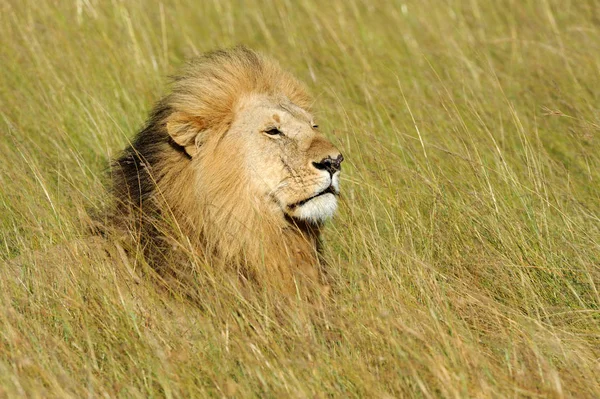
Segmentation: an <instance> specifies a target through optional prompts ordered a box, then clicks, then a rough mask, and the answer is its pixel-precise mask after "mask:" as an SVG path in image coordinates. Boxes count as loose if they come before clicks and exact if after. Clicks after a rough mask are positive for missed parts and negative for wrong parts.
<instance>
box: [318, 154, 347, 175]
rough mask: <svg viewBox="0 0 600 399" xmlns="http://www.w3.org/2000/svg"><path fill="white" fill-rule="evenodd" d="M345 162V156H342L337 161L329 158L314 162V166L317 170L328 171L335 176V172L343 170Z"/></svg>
mask: <svg viewBox="0 0 600 399" xmlns="http://www.w3.org/2000/svg"><path fill="white" fill-rule="evenodd" d="M343 160H344V156H343V155H342V154H340V155H338V156H337V158H335V159H334V158H331V157H330V156H328V157H327V158H323V159H322V160H321V161H320V162H313V163H312V164H313V166H314V167H315V168H317V169H320V170H326V171H328V172H329V174H331V175H333V174H334V173H335V172H337V171H339V170H340V169H342V161H343Z"/></svg>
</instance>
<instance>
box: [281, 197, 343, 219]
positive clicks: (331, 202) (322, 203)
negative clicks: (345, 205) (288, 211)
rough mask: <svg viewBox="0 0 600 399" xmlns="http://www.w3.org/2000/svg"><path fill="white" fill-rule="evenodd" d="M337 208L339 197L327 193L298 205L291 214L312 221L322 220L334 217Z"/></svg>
mask: <svg viewBox="0 0 600 399" xmlns="http://www.w3.org/2000/svg"><path fill="white" fill-rule="evenodd" d="M336 209H337V198H336V197H335V195H333V194H331V193H327V194H323V195H320V196H318V197H316V198H314V199H311V200H310V201H308V202H307V203H306V204H304V205H301V206H299V207H297V208H296V209H294V212H293V213H292V215H291V216H293V217H295V218H296V219H300V220H306V221H310V222H322V221H325V220H326V219H329V218H330V217H332V216H333V214H334V213H335V210H336Z"/></svg>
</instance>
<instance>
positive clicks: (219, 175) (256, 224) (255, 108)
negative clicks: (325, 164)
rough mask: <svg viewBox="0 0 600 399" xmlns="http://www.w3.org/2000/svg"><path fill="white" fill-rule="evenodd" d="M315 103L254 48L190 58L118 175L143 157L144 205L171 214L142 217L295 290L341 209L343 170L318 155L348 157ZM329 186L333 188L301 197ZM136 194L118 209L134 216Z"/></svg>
mask: <svg viewBox="0 0 600 399" xmlns="http://www.w3.org/2000/svg"><path fill="white" fill-rule="evenodd" d="M310 104H311V99H310V97H309V96H308V94H307V92H306V90H305V88H304V86H303V85H302V84H301V83H300V82H298V81H297V80H296V79H295V78H294V77H293V76H291V75H290V74H288V73H287V72H285V71H283V70H282V69H281V68H280V67H279V66H278V65H277V63H275V62H274V61H272V60H270V59H268V58H266V57H264V56H261V55H259V54H257V53H255V52H253V51H250V50H248V49H246V48H235V49H232V50H228V51H221V52H216V53H212V54H209V55H207V56H205V57H202V58H200V59H197V60H195V61H192V62H191V63H189V64H188V65H187V67H186V68H184V70H183V72H182V74H181V75H180V76H179V77H178V78H176V80H175V82H174V85H173V91H172V93H171V94H170V95H169V96H168V97H166V98H165V99H164V100H163V101H162V102H161V103H160V107H162V109H161V110H158V111H155V116H154V119H153V120H151V121H150V122H149V125H148V126H147V127H146V129H145V130H144V131H142V132H141V133H140V135H138V141H136V142H134V144H133V145H132V147H131V148H130V149H129V153H128V154H129V155H124V156H123V157H122V158H121V160H119V163H118V165H117V166H120V167H121V168H122V169H123V171H122V173H119V170H118V168H117V172H116V173H115V176H116V180H115V185H116V186H118V185H121V186H122V185H123V184H126V183H124V178H123V177H119V176H124V175H126V174H127V173H131V170H126V169H125V167H126V165H127V164H128V161H127V159H129V158H128V157H135V156H139V157H140V159H142V160H144V159H145V158H147V159H148V160H151V161H152V162H146V163H143V162H141V161H140V164H143V165H142V166H143V169H144V170H147V172H148V173H149V175H150V177H151V179H152V181H153V182H154V183H155V187H154V189H153V190H152V193H151V195H141V196H140V197H142V198H143V200H142V199H140V200H139V201H137V202H142V210H141V211H142V213H143V212H147V211H148V210H152V212H153V213H154V214H159V215H161V216H160V219H161V220H164V219H170V220H171V224H170V225H169V226H170V227H168V228H167V227H165V226H166V224H165V223H163V224H160V223H161V222H159V221H158V219H157V218H156V217H154V219H151V220H148V219H146V221H145V223H152V224H154V225H158V224H160V227H159V228H158V229H157V230H158V231H160V232H161V234H165V235H169V234H168V233H166V232H167V231H168V229H171V231H173V232H177V231H178V232H179V233H180V234H181V236H182V237H184V238H185V240H186V241H187V242H189V243H190V246H191V247H192V249H193V251H195V252H197V253H198V254H202V255H203V257H204V259H205V260H206V261H207V262H209V263H211V264H212V265H213V266H214V265H216V266H218V267H221V266H222V267H227V268H234V269H237V270H239V271H240V272H241V273H242V275H244V276H250V277H253V278H255V279H258V280H261V281H262V280H265V279H268V280H269V281H271V282H274V283H275V284H277V285H281V286H283V287H287V288H293V286H294V279H295V277H297V276H299V275H304V276H309V277H310V278H311V279H314V280H316V279H318V277H319V271H318V270H319V256H318V255H319V253H318V252H319V251H318V246H319V234H320V229H321V225H322V221H323V220H324V219H325V218H326V217H328V216H330V213H332V212H333V209H335V198H334V197H335V195H337V190H338V186H337V184H338V183H337V182H338V181H339V172H338V173H337V176H336V180H335V184H334V177H333V176H334V173H332V172H324V171H323V170H322V167H321V166H318V165H317V164H318V163H319V162H321V161H322V160H328V159H329V160H332V159H338V169H339V162H341V159H342V158H341V155H340V154H339V152H338V151H337V150H336V149H335V147H334V146H333V145H332V144H331V143H330V142H329V141H327V140H326V139H325V138H324V137H323V136H322V135H321V134H320V133H319V132H318V131H317V130H316V128H315V127H314V121H313V120H312V116H311V115H310V113H309V106H310ZM273 129H279V130H273ZM274 132H275V133H274ZM277 132H280V133H281V134H276V133H277ZM144 134H146V135H155V136H156V137H157V140H156V141H157V142H159V143H158V144H157V146H158V147H156V146H154V144H152V146H154V147H152V151H153V152H152V156H151V157H150V156H149V155H147V154H146V153H145V152H144V149H145V147H144V146H147V145H148V144H147V143H146V144H137V143H140V142H141V141H142V140H141V138H140V137H143V135H144ZM167 135H168V137H170V139H171V140H172V141H173V142H174V144H169V143H168V140H165V137H167ZM146 141H148V140H146ZM173 145H175V146H180V148H181V150H180V151H176V150H174V149H173ZM157 148H158V149H157ZM183 152H185V153H187V157H186V156H185V154H183ZM134 153H135V155H131V154H134ZM129 162H130V163H131V162H133V161H129ZM147 163H150V165H147ZM136 167H138V169H139V166H136ZM137 173H139V172H137ZM328 179H329V180H328ZM129 181H131V177H129ZM329 186H331V187H334V188H333V189H332V188H331V187H329ZM326 187H328V188H329V189H331V190H332V191H333V192H334V194H324V195H321V196H319V198H315V199H312V200H310V201H309V203H306V204H305V203H304V202H303V201H306V200H307V199H309V198H311V197H312V196H315V194H316V193H317V192H318V191H321V192H323V191H325V188H326ZM130 191H131V188H130ZM118 192H119V191H118V188H117V193H118ZM117 195H118V194H117ZM121 195H122V196H124V195H123V194H121ZM130 196H131V194H130ZM146 197H147V198H146ZM143 201H145V202H143ZM134 202H135V201H131V202H130V203H128V202H127V201H124V204H125V205H124V206H123V205H122V206H121V209H125V212H121V215H126V216H128V217H129V219H131V217H132V216H134V217H138V215H139V213H140V212H139V209H138V207H139V205H140V204H139V203H134ZM126 219H127V218H125V219H122V220H126ZM129 225H131V224H129ZM155 234H156V233H155Z"/></svg>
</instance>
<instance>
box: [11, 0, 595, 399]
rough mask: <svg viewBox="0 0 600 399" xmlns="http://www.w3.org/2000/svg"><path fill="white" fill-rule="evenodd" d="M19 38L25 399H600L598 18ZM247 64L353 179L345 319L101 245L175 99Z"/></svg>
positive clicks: (347, 12) (77, 11)
mask: <svg viewBox="0 0 600 399" xmlns="http://www.w3.org/2000/svg"><path fill="white" fill-rule="evenodd" d="M0 36H1V37H2V40H1V44H0V46H1V51H0V59H1V60H2V63H1V65H2V68H1V69H0V117H1V118H0V126H1V127H0V135H1V136H0V152H1V154H2V157H0V209H1V213H0V244H1V250H0V260H1V262H2V263H1V264H0V397H18V396H29V397H61V398H66V397H74V398H79V397H87V396H89V397H166V398H177V397H205V396H216V397H221V396H225V397H273V398H280V397H299V398H303V397H328V396H333V397H380V398H389V397H423V398H429V397H532V398H536V397H549V398H554V397H556V398H561V397H577V398H592V397H600V377H599V376H600V293H599V289H600V4H599V3H598V2H597V1H595V0H581V1H571V0H540V1H516V0H502V1H492V0H488V1H483V0H470V1H467V0H464V1H457V0H448V1H437V0H423V1H406V2H403V1H395V2H391V1H380V2H372V1H366V0H331V1H317V0H300V1H287V0H283V1H279V0H271V1H252V0H250V1H244V2H237V1H229V0H215V1H200V2H196V1H191V0H174V1H173V2H167V1H165V2H160V1H145V0H144V1H142V0H128V1H119V0H114V1H96V0H78V1H71V2H68V1H49V0H43V1H42V0H36V1H33V0H22V1H21V0H19V1H17V0H9V1H8V2H2V4H1V5H0ZM236 44H245V45H247V46H249V47H251V48H254V49H257V50H260V51H263V52H265V53H268V54H270V55H272V56H273V57H275V58H277V59H279V60H280V62H281V64H282V65H283V66H284V67H285V68H286V69H289V70H291V71H293V72H294V73H295V74H296V75H297V76H298V77H299V78H301V79H302V80H303V81H305V82H307V84H308V85H309V87H310V89H311V91H312V93H313V94H314V95H315V98H316V108H317V109H318V112H317V116H318V119H319V124H320V126H321V128H322V130H323V131H325V132H326V133H327V135H328V137H330V138H331V139H332V140H333V141H334V142H335V143H336V144H337V145H338V146H339V148H340V149H341V150H342V152H343V153H344V155H345V158H346V162H345V163H344V178H343V201H342V206H341V209H340V212H339V214H338V215H337V217H336V218H335V219H334V221H333V222H332V223H330V224H329V225H328V227H327V229H326V231H325V244H326V245H325V257H326V258H327V260H328V261H329V265H330V268H331V273H332V274H333V276H335V279H336V281H337V283H336V286H335V290H334V291H333V293H332V294H331V296H330V297H329V298H328V299H327V303H325V305H324V306H323V307H317V306H314V305H311V304H310V303H306V302H303V301H301V300H297V301H292V303H285V302H284V301H281V298H277V297H276V296H275V295H271V294H270V293H269V292H267V291H262V292H261V291H260V290H258V289H257V293H256V295H255V296H254V297H248V296H241V295H239V294H236V292H234V291H232V290H231V289H230V287H228V286H227V285H219V284H218V283H217V284H215V283H212V284H208V283H206V282H205V281H200V280H199V281H198V287H199V290H200V291H199V293H198V298H199V299H198V300H196V301H190V300H188V299H186V297H185V296H184V295H183V294H181V293H178V292H176V291H175V292H171V293H168V292H166V291H165V290H164V289H162V288H160V287H159V286H158V285H157V284H156V283H155V282H154V281H153V280H152V279H150V278H146V277H145V276H144V275H142V274H138V273H129V270H128V269H127V268H124V267H123V265H122V264H121V265H120V266H119V265H115V263H114V262H111V261H110V259H107V257H106V256H105V255H103V252H102V251H99V250H96V249H95V247H94V246H93V245H89V244H88V243H87V241H86V240H85V238H84V236H85V227H86V224H87V220H88V218H87V216H86V214H87V213H89V212H96V211H98V210H101V209H102V208H103V207H104V206H105V204H106V202H107V193H106V189H105V183H106V171H107V168H108V164H109V159H111V158H112V157H114V156H115V155H116V154H117V153H118V151H119V150H120V149H122V148H123V147H124V146H125V144H126V143H127V140H128V138H130V137H131V136H132V135H133V134H134V133H135V131H136V130H137V129H139V128H140V127H141V126H142V124H143V122H144V119H145V117H146V115H147V112H148V111H149V109H150V108H151V106H152V104H153V102H154V101H155V100H157V99H158V98H159V97H160V96H161V95H162V94H163V93H165V92H166V90H167V87H168V79H167V78H166V77H167V76H168V75H170V74H172V73H174V72H175V71H176V70H177V68H178V67H179V66H180V65H182V63H183V62H184V60H185V58H186V57H188V56H192V55H195V54H199V53H202V52H204V51H207V50H211V49H215V48H220V47H228V46H232V45H236ZM16 257H18V261H14V258H16ZM11 259H12V260H11ZM209 277H210V276H209ZM204 278H207V277H206V276H205V277H204ZM214 281H217V282H218V281H219V280H218V276H216V277H215V278H214ZM284 303H285V304H284Z"/></svg>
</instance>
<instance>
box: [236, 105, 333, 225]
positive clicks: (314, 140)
mask: <svg viewBox="0 0 600 399" xmlns="http://www.w3.org/2000/svg"><path fill="white" fill-rule="evenodd" d="M227 136H229V139H231V140H234V141H236V142H237V144H239V143H242V148H240V150H241V151H240V152H241V156H242V158H243V159H241V160H239V159H232V160H231V162H241V163H242V164H243V168H244V169H245V170H246V171H247V173H248V174H249V176H248V178H249V181H250V185H251V187H252V191H253V192H254V193H256V195H257V199H259V200H261V201H263V200H264V201H268V202H270V203H272V204H273V206H272V207H273V208H274V210H275V211H276V212H277V211H278V212H283V214H285V215H287V216H289V217H292V218H295V219H300V220H305V221H311V222H317V223H318V222H322V221H323V220H325V219H327V218H329V217H331V216H332V215H333V213H334V212H335V210H336V208H337V196H338V194H339V192H340V170H341V163H342V161H343V157H342V154H341V153H340V152H339V151H338V150H337V149H336V148H335V147H334V146H333V144H331V143H330V142H329V141H328V140H327V139H326V138H325V137H324V136H323V134H321V133H320V132H319V131H318V126H317V125H316V124H315V121H314V119H313V117H312V116H311V115H310V114H309V113H308V112H307V111H305V110H304V109H302V108H300V107H298V106H296V105H295V104H293V103H292V102H290V101H289V100H288V99H286V98H285V97H281V98H271V97H268V96H265V95H252V96H248V97H246V98H244V99H243V100H242V101H240V103H239V105H238V107H237V112H236V113H235V118H234V121H233V123H232V125H231V127H230V129H229V131H228V133H227ZM238 148H239V147H238Z"/></svg>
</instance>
